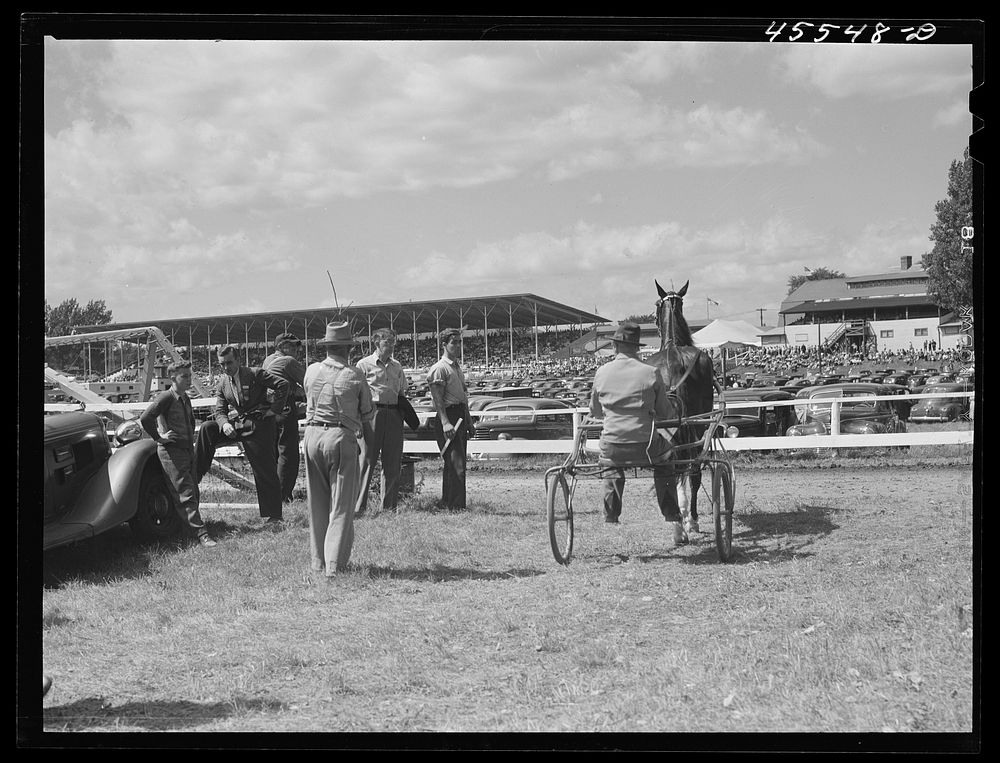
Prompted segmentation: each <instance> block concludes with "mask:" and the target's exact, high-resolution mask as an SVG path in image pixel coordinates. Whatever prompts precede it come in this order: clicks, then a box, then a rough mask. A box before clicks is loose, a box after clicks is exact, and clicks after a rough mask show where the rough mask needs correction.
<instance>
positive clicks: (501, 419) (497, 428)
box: [475, 397, 575, 440]
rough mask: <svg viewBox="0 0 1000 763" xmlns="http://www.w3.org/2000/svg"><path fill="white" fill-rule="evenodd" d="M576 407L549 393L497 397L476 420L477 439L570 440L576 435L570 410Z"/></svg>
mask: <svg viewBox="0 0 1000 763" xmlns="http://www.w3.org/2000/svg"><path fill="white" fill-rule="evenodd" d="M574 407H575V406H574V405H571V404H570V403H568V402H566V401H565V400H555V399H552V398H547V397H510V398H505V399H503V400H496V401H494V402H492V403H490V404H488V405H486V406H485V407H484V408H483V409H482V415H481V416H480V417H479V419H478V421H476V423H475V428H476V434H475V439H477V440H568V439H571V438H572V437H573V417H572V414H570V413H568V411H571V410H572V409H573V408H574ZM556 411H565V412H564V413H556ZM512 413H516V415H510V414H512ZM528 414H530V415H528Z"/></svg>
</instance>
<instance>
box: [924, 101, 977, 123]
mask: <svg viewBox="0 0 1000 763" xmlns="http://www.w3.org/2000/svg"><path fill="white" fill-rule="evenodd" d="M932 123H933V125H934V126H935V127H955V126H957V125H961V124H963V123H965V124H967V125H968V126H969V130H970V131H971V129H972V114H971V112H970V111H969V101H968V99H962V100H958V101H955V102H954V103H953V104H952V105H951V106H948V107H947V108H944V109H941V110H940V111H939V112H937V113H936V114H935V115H934V119H933V122H932Z"/></svg>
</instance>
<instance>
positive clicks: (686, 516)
mask: <svg viewBox="0 0 1000 763" xmlns="http://www.w3.org/2000/svg"><path fill="white" fill-rule="evenodd" d="M677 503H678V505H679V506H680V509H681V523H682V524H683V526H684V530H685V532H687V531H688V528H690V526H691V508H692V506H693V504H692V502H691V479H690V477H689V476H688V474H687V472H686V471H683V472H680V473H678V474H677Z"/></svg>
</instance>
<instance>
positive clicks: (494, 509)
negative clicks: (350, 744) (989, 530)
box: [42, 448, 975, 746]
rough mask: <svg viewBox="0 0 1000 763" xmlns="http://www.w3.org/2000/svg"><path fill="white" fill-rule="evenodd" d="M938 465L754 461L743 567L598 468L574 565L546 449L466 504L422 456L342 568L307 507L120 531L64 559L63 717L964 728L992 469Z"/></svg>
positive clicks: (50, 705)
mask: <svg viewBox="0 0 1000 763" xmlns="http://www.w3.org/2000/svg"><path fill="white" fill-rule="evenodd" d="M925 455H926V458H914V454H912V453H910V454H906V455H904V456H894V455H892V454H886V455H883V456H879V457H873V455H872V454H865V455H864V456H863V457H858V458H851V457H837V458H830V457H825V458H813V459H809V458H802V459H798V460H792V459H774V458H771V459H767V458H765V457H763V456H760V455H757V456H756V457H754V456H743V457H741V461H740V463H738V466H737V502H736V510H737V513H738V518H737V521H736V523H735V526H734V546H735V550H736V553H735V559H734V560H733V562H732V563H730V564H721V563H720V562H719V561H718V558H717V556H716V551H715V544H714V540H713V536H712V534H711V532H707V533H703V534H701V535H699V536H695V537H694V539H693V542H692V543H691V544H690V545H688V546H685V547H682V548H678V549H671V548H669V547H668V544H667V543H666V534H665V528H664V525H663V521H662V518H661V517H660V516H659V514H658V512H657V511H656V509H655V503H654V500H653V496H652V483H651V481H650V480H635V481H631V482H629V483H628V485H627V487H626V494H625V508H624V512H623V517H622V519H623V524H621V525H620V526H609V525H605V524H604V523H603V522H602V521H601V514H600V510H599V506H600V485H599V484H598V483H596V482H589V483H581V484H580V485H579V487H578V491H577V499H576V507H577V521H576V530H577V539H576V552H575V556H574V559H573V562H572V563H571V564H570V565H569V566H568V567H562V566H560V565H557V564H556V563H555V562H554V560H553V558H552V556H551V552H550V550H549V546H548V539H547V533H546V524H545V515H544V492H543V487H542V467H543V466H544V463H543V462H541V461H539V460H538V459H527V458H522V459H508V460H505V461H503V462H499V461H494V462H477V463H475V464H474V465H473V468H472V470H471V471H470V474H469V508H468V510H466V511H464V512H455V513H450V512H439V511H436V510H435V509H434V507H433V498H435V497H436V491H437V490H439V471H438V468H437V465H436V464H435V463H434V462H424V463H422V464H420V465H418V469H417V482H418V485H420V487H419V490H418V494H417V495H416V496H415V497H414V498H413V499H412V500H410V501H408V502H407V503H405V504H404V505H403V506H402V507H401V509H400V511H398V512H395V513H377V512H369V514H367V515H365V516H364V517H362V518H360V519H359V520H358V521H357V524H356V529H357V539H356V543H355V550H354V555H353V560H352V569H351V570H350V571H349V572H347V573H345V574H342V575H340V576H338V577H336V578H334V579H333V580H332V581H327V580H325V579H324V578H323V577H322V576H320V575H318V574H317V573H313V572H311V571H310V569H309V552H308V540H307V519H306V507H305V504H304V501H297V502H296V503H295V504H294V505H293V506H292V507H291V508H290V509H289V510H286V517H287V518H288V521H287V522H286V524H285V526H284V527H283V528H282V529H280V530H277V531H273V530H271V529H269V528H266V527H265V526H264V525H262V524H261V523H260V520H258V519H257V518H256V513H257V512H256V510H255V509H233V508H218V509H206V510H205V512H204V513H205V516H206V519H207V520H208V523H209V527H210V529H211V530H212V532H213V534H214V535H215V536H216V537H218V538H219V540H220V544H219V546H218V547H216V548H214V549H204V548H200V547H191V546H180V545H178V546H140V545H137V544H136V543H135V541H134V540H133V539H132V537H131V536H130V534H129V532H128V531H127V529H125V528H122V529H121V530H120V531H116V532H113V533H110V534H108V535H107V536H104V537H99V538H97V539H94V540H93V541H90V542H88V543H85V544H79V545H77V546H73V547H70V548H66V549H61V550H57V551H55V552H51V553H50V554H47V555H46V557H45V558H44V581H45V586H44V590H43V592H42V597H43V604H42V616H43V622H42V642H43V655H44V666H45V671H46V672H47V673H48V674H49V675H51V676H52V677H53V679H54V686H53V689H52V691H51V692H50V693H49V695H48V696H47V697H46V698H45V699H44V721H43V724H44V729H45V731H46V732H53V734H54V735H58V733H59V732H150V731H169V732H324V733H343V732H389V733H394V732H481V733H502V732H851V733H868V732H875V733H878V732H946V733H949V734H968V733H970V732H972V731H973V712H974V705H975V703H974V701H973V675H974V660H973V643H974V641H975V639H974V638H973V634H974V630H973V619H974V607H973V602H974V593H973V519H972V517H973V500H972V469H971V465H970V463H971V462H970V460H969V458H968V454H967V452H965V451H964V450H963V449H961V448H958V449H956V451H955V452H954V453H942V452H940V449H937V452H936V453H935V454H933V455H931V454H925ZM935 459H936V460H935ZM928 461H930V463H928ZM421 483H422V484H421ZM206 488H207V489H206V490H205V495H204V498H203V500H204V501H217V502H222V501H231V502H237V501H245V500H248V499H249V500H252V497H248V496H245V495H242V496H241V495H238V494H235V495H234V494H233V493H231V492H229V491H227V490H226V489H225V488H224V486H223V487H220V488H219V489H218V490H217V491H214V492H213V489H211V488H210V486H206ZM708 524H709V523H708V522H703V526H704V527H705V529H710V528H708V527H707V525H708ZM648 743H649V742H648V741H646V742H644V744H648ZM529 744H530V743H529ZM583 744H584V746H586V743H583Z"/></svg>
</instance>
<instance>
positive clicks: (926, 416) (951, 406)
mask: <svg viewBox="0 0 1000 763" xmlns="http://www.w3.org/2000/svg"><path fill="white" fill-rule="evenodd" d="M971 391H972V390H971V389H970V388H969V387H968V385H966V384H961V383H952V384H932V385H927V386H925V387H924V388H923V390H922V392H927V393H932V392H933V393H945V392H971ZM971 400H972V398H969V397H925V398H922V399H920V400H918V401H917V402H916V404H915V405H914V406H913V407H912V408H911V409H910V421H912V422H914V423H917V424H931V423H940V422H944V421H956V420H957V419H959V418H961V417H962V416H966V415H968V413H969V404H970V401H971Z"/></svg>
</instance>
